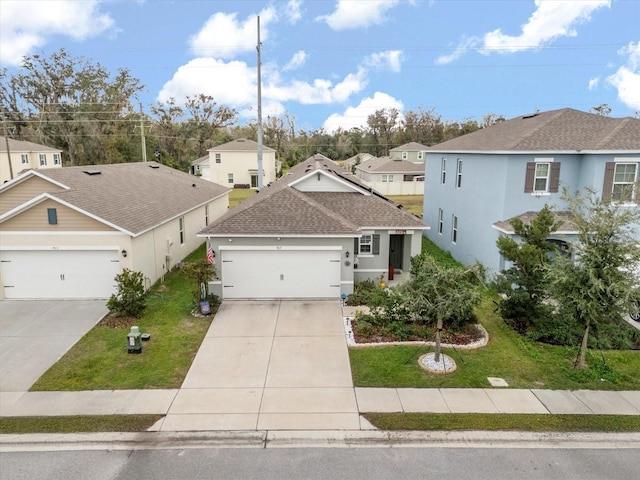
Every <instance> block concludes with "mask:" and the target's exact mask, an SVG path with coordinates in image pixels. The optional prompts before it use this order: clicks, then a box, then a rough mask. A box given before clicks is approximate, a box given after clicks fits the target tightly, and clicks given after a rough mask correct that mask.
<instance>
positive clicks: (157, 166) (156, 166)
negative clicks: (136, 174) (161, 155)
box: [149, 165, 160, 168]
mask: <svg viewBox="0 0 640 480" xmlns="http://www.w3.org/2000/svg"><path fill="white" fill-rule="evenodd" d="M149 166H150V167H151V168H160V165H149Z"/></svg>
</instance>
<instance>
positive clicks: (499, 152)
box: [427, 150, 638, 155]
mask: <svg viewBox="0 0 640 480" xmlns="http://www.w3.org/2000/svg"><path fill="white" fill-rule="evenodd" d="M431 153H436V154H439V155H442V154H448V155H456V154H458V153H472V154H479V155H575V154H579V155H582V154H588V155H591V154H595V155H616V154H617V155H623V154H625V153H633V154H636V153H638V152H635V151H633V152H630V151H628V150H429V151H428V152H427V155H428V154H431Z"/></svg>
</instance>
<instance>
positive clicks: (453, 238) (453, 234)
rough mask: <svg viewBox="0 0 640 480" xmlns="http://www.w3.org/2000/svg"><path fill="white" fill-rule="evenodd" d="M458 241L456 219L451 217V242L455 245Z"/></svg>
mask: <svg viewBox="0 0 640 480" xmlns="http://www.w3.org/2000/svg"><path fill="white" fill-rule="evenodd" d="M457 241H458V217H456V216H455V215H453V216H452V217H451V242H452V243H456V242H457Z"/></svg>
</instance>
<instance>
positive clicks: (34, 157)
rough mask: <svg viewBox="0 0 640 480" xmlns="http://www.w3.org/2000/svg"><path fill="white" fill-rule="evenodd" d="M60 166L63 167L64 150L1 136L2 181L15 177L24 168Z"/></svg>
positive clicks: (0, 160)
mask: <svg viewBox="0 0 640 480" xmlns="http://www.w3.org/2000/svg"><path fill="white" fill-rule="evenodd" d="M7 143H8V144H9V150H8V151H7ZM9 157H11V165H9ZM60 167H62V150H59V149H57V148H51V147H47V146H46V145H39V144H37V143H33V142H25V141H22V140H14V139H13V138H5V137H2V136H0V183H4V182H7V181H9V180H11V179H12V178H15V177H16V176H17V175H18V174H19V173H20V172H22V171H23V170H27V169H36V170H42V169H48V168H60Z"/></svg>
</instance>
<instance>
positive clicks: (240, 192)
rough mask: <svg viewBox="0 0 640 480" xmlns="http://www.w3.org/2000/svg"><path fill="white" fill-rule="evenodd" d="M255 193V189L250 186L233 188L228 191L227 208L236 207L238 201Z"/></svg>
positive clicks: (240, 201) (242, 200)
mask: <svg viewBox="0 0 640 480" xmlns="http://www.w3.org/2000/svg"><path fill="white" fill-rule="evenodd" d="M255 194H256V191H255V190H253V189H251V188H234V189H233V190H231V191H230V192H229V209H232V208H236V207H237V206H238V205H239V204H240V203H242V202H244V201H245V200H246V199H247V198H249V197H252V196H253V195H255Z"/></svg>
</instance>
